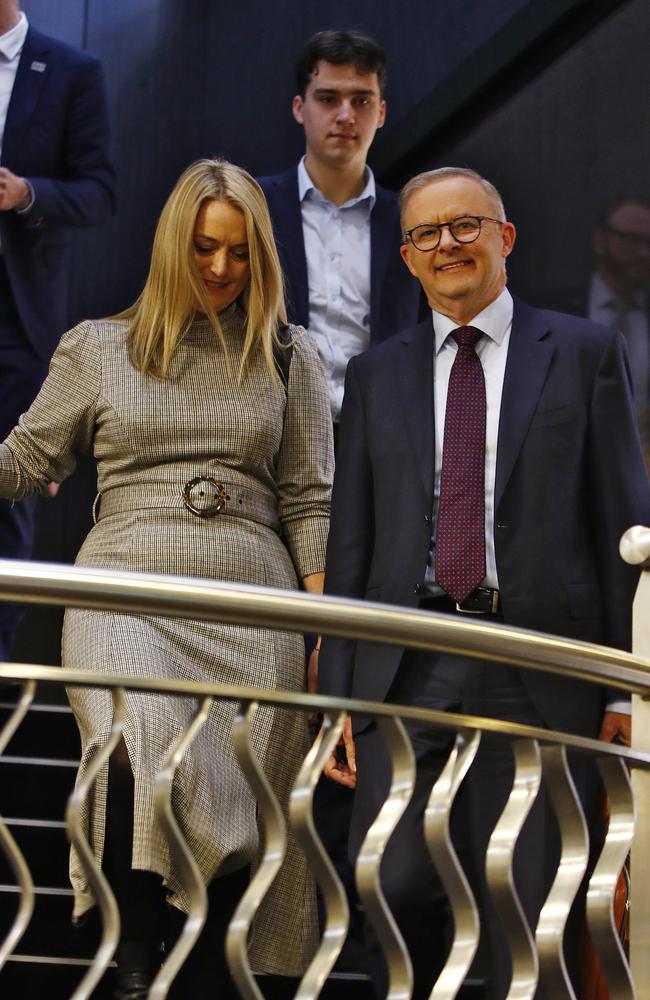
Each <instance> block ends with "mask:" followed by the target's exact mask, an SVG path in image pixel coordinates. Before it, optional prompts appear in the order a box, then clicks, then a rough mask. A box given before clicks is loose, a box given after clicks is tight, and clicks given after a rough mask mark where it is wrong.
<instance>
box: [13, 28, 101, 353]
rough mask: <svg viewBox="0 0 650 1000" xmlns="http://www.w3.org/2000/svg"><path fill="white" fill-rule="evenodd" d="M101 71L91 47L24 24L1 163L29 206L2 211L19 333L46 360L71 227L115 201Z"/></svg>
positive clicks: (62, 291) (62, 311)
mask: <svg viewBox="0 0 650 1000" xmlns="http://www.w3.org/2000/svg"><path fill="white" fill-rule="evenodd" d="M108 139H109V129H108V113H107V105H106V93H105V87H104V78H103V73H102V70H101V66H100V64H99V62H98V61H97V60H96V59H94V58H93V57H92V56H89V55H88V54H87V53H85V52H81V51H79V50H78V49H73V48H71V47H70V46H68V45H64V44H63V43H62V42H59V41H57V40H56V39H53V38H48V37H47V36H46V35H42V34H41V33H40V32H38V31H35V30H34V29H33V28H31V27H30V28H29V30H28V32H27V37H26V39H25V45H24V47H23V51H22V54H21V57H20V62H19V65H18V71H17V73H16V79H15V82H14V87H13V90H12V94H11V100H10V103H9V108H8V111H7V121H6V126H5V132H4V139H3V143H2V166H5V167H8V168H9V169H10V170H12V171H13V172H14V173H15V174H18V175H19V176H21V177H26V178H27V179H28V180H29V181H30V182H31V184H32V186H33V188H34V194H35V200H34V205H33V208H32V209H31V211H30V212H29V213H27V214H25V215H18V214H17V213H16V212H13V211H8V212H7V211H5V212H0V238H1V239H2V253H3V256H4V260H5V264H6V267H7V272H8V275H9V280H10V282H11V288H12V292H13V296H14V300H15V303H16V308H17V310H18V316H19V318H20V322H21V324H22V327H23V330H24V333H25V336H26V337H27V340H28V341H29V343H30V344H31V346H32V348H33V349H34V351H35V352H36V354H37V355H38V357H39V358H41V360H43V361H48V360H49V358H50V356H51V355H52V352H53V351H54V348H55V347H56V345H57V342H58V340H59V338H60V336H61V334H62V333H63V332H64V330H65V329H66V326H67V325H68V292H69V277H70V240H71V234H70V231H69V230H70V227H72V226H92V225H96V224H97V223H99V222H103V221H104V220H105V219H107V218H108V217H109V215H111V213H112V212H113V211H114V208H115V181H114V174H113V168H112V165H111V161H110V159H109V155H108Z"/></svg>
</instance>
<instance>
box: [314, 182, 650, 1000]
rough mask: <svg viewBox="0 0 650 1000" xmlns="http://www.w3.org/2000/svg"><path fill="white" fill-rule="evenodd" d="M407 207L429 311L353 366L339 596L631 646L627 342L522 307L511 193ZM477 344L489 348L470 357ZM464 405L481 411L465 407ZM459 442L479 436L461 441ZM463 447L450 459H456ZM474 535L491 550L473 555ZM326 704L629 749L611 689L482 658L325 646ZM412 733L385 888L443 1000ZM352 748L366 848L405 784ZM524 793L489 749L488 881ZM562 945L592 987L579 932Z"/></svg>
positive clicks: (416, 741)
mask: <svg viewBox="0 0 650 1000" xmlns="http://www.w3.org/2000/svg"><path fill="white" fill-rule="evenodd" d="M401 197H402V221H403V238H402V255H403V257H404V260H405V263H406V265H407V267H408V268H409V270H410V271H411V272H412V273H413V274H414V275H416V276H417V277H418V279H419V280H420V282H421V284H422V287H423V288H424V290H425V292H426V294H427V299H428V302H429V305H430V307H431V313H430V315H429V317H428V318H427V319H426V320H425V321H424V322H422V323H420V324H419V325H417V326H413V327H411V328H410V329H407V330H405V331H404V332H403V333H401V334H398V335H397V336H396V337H393V338H392V339H391V340H389V341H387V342H386V343H384V344H381V345H380V346H379V347H378V348H376V349H375V350H373V351H369V352H367V353H366V354H364V355H363V356H361V357H358V358H355V359H353V360H352V361H351V362H350V365H349V366H348V372H347V377H346V386H345V401H344V405H343V413H342V418H341V434H340V441H339V452H338V458H337V465H336V474H335V480H334V495H333V502H332V520H331V528H330V536H329V544H328V553H327V564H326V577H325V591H326V593H330V594H335V595H341V596H344V597H352V598H358V599H364V598H366V599H368V600H373V601H381V602H384V603H387V604H394V605H401V606H405V607H423V608H428V609H430V610H434V611H437V612H439V613H443V614H453V615H465V614H466V615H467V616H468V619H467V620H468V621H493V622H505V623H506V624H507V625H515V626H522V627H525V628H532V629H537V630H540V631H543V632H550V633H555V634H557V635H562V636H567V637H569V638H573V639H579V640H585V641H590V642H596V643H604V644H607V645H610V646H615V647H620V648H623V649H627V648H629V646H630V641H631V607H632V599H633V594H634V591H635V587H636V583H637V580H638V570H636V569H635V568H633V567H630V566H628V565H626V564H625V563H624V562H623V561H622V559H621V558H620V556H619V552H618V545H619V540H620V537H621V535H622V533H623V532H624V531H625V530H626V529H627V528H629V527H630V526H631V525H634V524H646V525H647V524H650V489H649V486H648V480H647V476H646V472H645V468H644V464H643V460H642V456H641V451H640V446H639V437H638V432H637V428H636V422H635V414H634V408H633V403H632V394H631V385H630V376H629V368H628V365H627V359H626V353H625V344H624V341H623V338H622V337H621V336H620V334H618V333H617V332H616V331H614V330H611V329H607V328H605V327H603V326H599V325H598V324H596V323H593V322H590V321H588V320H584V319H578V318H577V317H573V316H565V315H562V314H561V313H554V312H547V311H544V310H541V309H532V308H530V307H529V306H526V305H525V304H524V303H523V302H520V301H517V300H516V299H513V297H512V296H511V295H510V293H509V291H508V289H507V288H506V267H505V265H506V260H507V257H508V255H509V254H510V252H511V250H512V247H513V244H514V240H515V228H514V226H513V224H512V223H511V222H509V221H508V220H507V219H506V215H505V212H504V209H503V203H502V201H501V198H500V196H499V193H498V192H497V191H496V189H495V188H494V187H493V186H492V185H491V184H489V183H488V182H486V181H485V180H484V179H482V178H481V177H480V176H479V175H478V174H475V173H474V172H473V171H468V170H465V169H456V168H443V169H441V170H434V171H430V172H429V173H426V174H422V175H420V176H418V177H415V178H414V179H413V180H412V181H410V182H409V183H408V184H407V185H406V187H405V189H404V191H403V192H402V196H401ZM468 334H471V337H472V339H475V346H471V345H470V344H468V343H466V339H467V337H468ZM457 345H459V346H457ZM461 347H462V348H464V349H465V351H466V349H467V347H469V348H470V354H471V357H469V356H468V354H467V353H465V355H464V360H463V357H461V356H459V352H460V351H461ZM457 356H458V357H459V360H460V361H461V364H460V365H459V366H458V370H457V374H456V375H454V373H453V371H452V370H453V369H454V366H455V361H456V358H457ZM463 365H465V366H466V368H468V369H471V371H472V372H473V373H476V369H477V368H478V373H481V375H480V380H481V383H482V384H483V385H484V393H482V392H481V390H480V386H479V385H478V383H477V381H476V379H475V377H474V375H472V382H471V386H472V388H471V389H470V388H468V383H463V382H462V381H460V382H459V378H461V376H462V372H461V371H460V369H462V366H463ZM478 373H476V374H478ZM452 383H453V390H454V391H453V392H452ZM463 386H464V387H465V388H464V392H463ZM481 396H482V400H483V401H482V403H481V406H478V405H477V401H479V400H480V399H481ZM463 397H464V401H466V404H467V406H465V403H463V405H462V406H461V399H463ZM450 398H451V404H450V402H449V400H450ZM479 411H481V412H482V415H483V418H484V420H483V421H479V419H478V412H479ZM459 426H460V427H461V428H468V432H467V433H466V432H465V431H464V430H462V433H461V435H460V436H461V437H462V439H463V440H462V444H459V435H458V434H457V433H456V432H457V429H458V427H459ZM479 427H482V432H481V433H480V434H478V433H477V430H476V429H477V428H479ZM448 432H449V435H450V437H449V440H450V442H451V444H452V453H450V455H449V461H450V462H451V463H452V464H451V465H446V462H445V451H446V449H447V443H448V442H447V438H448ZM470 432H471V433H470ZM476 438H478V440H480V442H481V448H480V452H479V451H478V450H477V449H475V447H474V446H475V440H476ZM469 455H474V460H473V461H470V460H469V459H468V456H469ZM445 468H450V469H453V472H454V476H455V478H454V477H452V480H453V481H451V480H450V484H451V485H452V486H453V487H454V488H453V489H452V490H448V489H446V488H445V489H444V490H443V488H442V483H443V481H445V480H443V477H441V469H445ZM477 473H478V474H479V475H480V479H477ZM445 482H446V481H445ZM477 484H478V485H477ZM461 487H462V488H461ZM472 490H474V491H475V492H473V493H472V492H471V491H472ZM468 494H470V495H471V496H472V498H473V499H474V498H475V500H476V503H475V505H474V507H473V508H472V510H471V511H470V512H469V513H468V514H466V515H463V516H462V517H460V518H459V519H460V523H461V533H460V535H459V537H458V538H457V539H456V544H455V545H452V546H450V545H449V531H448V528H449V525H450V519H449V516H447V521H446V527H447V533H446V534H445V532H443V533H442V534H443V536H444V541H441V538H440V534H441V533H440V530H439V525H440V524H442V519H441V518H439V512H441V511H442V510H443V509H444V510H445V511H446V512H454V513H456V512H457V508H456V507H455V505H456V504H457V503H458V502H459V501H460V502H463V500H464V497H465V496H466V495H468ZM476 509H478V511H479V514H478V515H476V516H475V510H476ZM454 523H455V522H454ZM452 527H453V523H452ZM472 529H473V530H472ZM469 538H472V539H473V541H474V543H475V544H474V546H470V549H471V551H469V552H466V549H467V543H468V539H469ZM438 547H439V548H440V553H439V556H440V558H439V559H437V557H436V550H437V548H438ZM443 556H444V557H443ZM466 556H467V558H466ZM468 566H469V567H470V568H471V570H472V573H471V574H469V576H467V577H466V578H465V580H464V586H465V589H464V590H463V592H462V593H458V592H457V590H456V589H455V586H456V585H455V584H454V586H451V584H450V583H449V582H448V580H449V577H450V570H453V574H451V575H452V576H453V577H455V576H456V575H457V571H459V572H460V573H461V575H462V574H466V573H469V570H468ZM441 580H444V581H445V586H443V585H442V584H441V582H440V581H441ZM468 586H469V589H467V587H468ZM447 588H448V589H447ZM451 594H454V595H455V596H453V597H452V596H451ZM319 689H320V690H321V691H322V692H323V693H324V694H333V695H342V696H350V697H353V698H363V699H369V700H373V701H383V700H387V701H390V702H393V703H396V704H405V705H415V706H418V707H424V708H431V709H439V710H442V711H444V710H449V711H457V712H461V713H467V714H471V715H480V716H487V717H493V718H501V719H504V720H506V721H510V722H519V723H523V724H527V725H532V726H539V727H546V728H549V729H558V730H564V731H568V732H572V733H575V734H578V735H581V736H587V737H592V738H595V737H597V736H598V735H599V734H600V736H601V737H602V738H604V739H613V738H618V739H620V740H621V741H623V742H629V738H630V725H629V714H626V709H627V711H629V707H628V706H626V705H625V704H617V703H616V702H615V701H612V700H611V699H610V698H609V697H608V692H607V691H606V690H604V689H603V688H601V687H598V686H596V685H592V684H585V683H581V682H580V681H578V680H574V679H571V678H561V677H559V676H552V675H548V674H545V673H538V672H536V671H531V670H519V669H516V668H513V667H508V666H504V665H501V664H497V663H490V662H484V661H481V660H472V659H471V658H469V657H467V658H465V657H458V656H451V655H447V654H442V653H440V654H435V653H427V652H420V651H415V650H413V651H408V652H406V653H405V652H404V651H403V650H400V649H399V648H398V647H395V646H378V645H376V644H373V643H368V642H357V643H354V642H351V641H350V640H347V639H340V638H336V637H331V638H330V637H327V638H325V639H324V640H323V645H322V650H321V654H320V666H319ZM353 728H354V730H355V732H354V738H353V733H352V729H353ZM407 728H408V729H409V731H410V734H411V737H412V740H413V745H414V751H415V755H416V759H417V767H418V776H417V782H416V790H415V794H414V797H413V799H412V800H411V802H410V803H409V805H408V807H407V810H406V812H405V814H404V816H403V817H402V819H401V820H400V823H399V824H398V826H397V828H396V831H395V833H394V835H393V836H392V838H391V840H390V841H389V843H388V846H387V849H386V852H385V856H384V864H383V867H382V877H383V888H384V892H385V894H386V896H387V899H388V901H389V905H391V907H392V909H393V912H394V914H395V917H396V919H397V922H398V925H399V927H400V929H401V931H402V934H403V936H404V938H405V939H406V941H407V944H408V946H409V949H410V952H411V957H412V959H413V966H414V973H415V991H414V996H415V997H416V998H418V1000H419V998H424V997H428V996H429V994H430V992H431V989H432V987H433V982H434V980H435V978H436V975H437V972H438V971H439V969H440V965H441V962H442V961H443V957H444V940H443V939H442V935H440V936H439V938H438V952H437V954H436V948H435V942H436V933H435V932H436V927H438V928H440V927H441V923H442V922H441V918H440V913H441V910H440V908H439V903H438V904H437V902H436V900H437V899H438V898H439V893H440V890H439V885H438V882H437V880H436V877H435V873H434V870H433V866H432V864H431V860H430V857H429V854H428V851H427V849H426V846H425V842H424V838H423V815H424V809H425V806H426V801H427V798H428V795H429V792H430V789H431V785H432V783H433V781H434V780H435V778H436V777H437V776H438V774H439V773H440V770H441V768H442V765H443V763H444V761H445V759H446V756H447V754H448V752H449V749H450V739H449V736H448V734H445V733H441V732H440V731H436V730H434V729H431V728H430V727H426V726H419V727H418V726H417V725H416V724H412V725H411V724H409V725H408V726H407ZM345 744H346V751H347V763H345V764H342V763H340V762H339V761H338V760H337V758H336V757H333V758H332V759H331V760H330V762H329V764H328V766H327V768H326V771H327V772H328V773H329V774H330V776H331V777H332V778H334V779H335V780H337V781H340V782H342V783H344V784H347V785H348V786H351V787H353V786H355V785H356V795H355V804H354V813H353V820H352V828H351V852H352V853H353V854H356V852H357V851H358V848H359V845H360V843H361V841H362V838H363V836H364V835H365V832H366V830H367V829H368V827H369V825H370V823H371V822H372V821H373V819H374V818H375V816H376V815H377V811H378V808H379V805H380V803H381V802H382V800H383V796H384V795H385V794H386V792H387V790H388V786H389V782H390V764H389V761H388V759H387V754H386V749H385V747H384V744H383V741H382V739H381V736H380V734H379V733H378V731H377V728H376V726H375V725H374V724H368V722H367V720H356V726H353V727H350V725H349V724H348V726H347V728H346V733H345ZM355 751H356V760H355ZM588 763H589V762H587V765H588ZM576 764H577V765H581V766H576V767H575V770H574V778H575V780H576V785H577V787H578V790H579V792H580V794H581V796H582V801H583V804H584V806H585V808H586V811H587V815H589V807H590V805H591V804H592V802H593V794H592V792H593V787H594V785H595V782H594V781H593V780H592V775H591V774H590V773H589V769H588V766H586V765H585V762H584V758H580V759H579V760H578V761H577V762H576ZM512 777H513V759H512V754H511V752H510V749H509V748H508V747H507V746H504V745H503V744H500V743H499V742H498V741H497V740H496V739H495V738H494V737H493V738H490V737H489V736H488V737H487V738H486V737H484V738H483V741H482V742H481V748H480V750H479V755H478V757H477V760H476V763H475V765H474V767H473V768H472V771H471V772H470V778H469V786H468V787H467V789H466V791H467V792H468V793H469V794H468V799H469V802H468V805H469V809H470V821H469V822H466V825H465V832H466V833H467V835H468V836H470V837H471V845H470V847H471V849H472V851H473V853H474V855H475V862H476V863H477V871H478V869H479V867H481V865H482V859H483V858H484V857H485V850H486V846H487V842H488V839H489V836H490V834H491V831H492V829H493V827H494V825H495V822H496V820H497V818H498V816H499V815H500V813H501V811H502V809H503V807H504V804H505V801H506V799H507V796H508V793H509V790H510V786H511V783H512ZM546 817H547V809H546V807H545V804H544V798H543V795H542V796H541V797H540V798H539V799H538V800H537V802H536V805H535V807H534V809H533V811H532V813H531V816H530V817H529V820H528V821H527V824H526V826H525V828H524V835H523V842H520V844H519V845H518V850H517V853H516V855H515V880H516V884H517V888H518V890H519V894H520V898H521V900H522V905H523V907H524V911H525V913H526V915H527V917H528V919H529V922H530V924H531V926H532V927H534V926H535V924H536V920H537V916H538V915H539V912H540V908H541V906H542V903H543V901H544V899H545V896H546V893H547V891H548V888H549V882H548V876H549V874H550V873H551V871H552V864H551V862H552V860H553V857H554V856H553V848H552V847H551V845H552V844H553V843H554V840H553V834H552V826H551V827H546V826H545V822H546ZM479 889H480V890H481V894H482V897H483V905H484V918H485V925H484V926H485V928H486V930H487V934H488V939H489V955H490V960H491V966H492V975H493V986H494V996H495V998H497V1000H501V998H502V997H504V996H505V995H506V993H507V991H508V985H509V982H510V959H509V954H508V948H507V946H506V943H505V940H504V937H503V933H502V931H501V929H500V926H499V922H498V920H497V918H496V915H495V914H494V911H493V908H492V906H491V903H490V900H489V897H488V895H487V893H486V892H485V885H484V884H481V880H480V878H479ZM371 947H372V955H373V956H374V958H373V975H374V978H375V979H376V980H377V981H378V983H379V984H380V987H382V986H385V980H384V969H383V963H382V961H381V957H380V956H379V955H378V954H377V949H376V946H375V945H372V946H371ZM565 951H566V956H567V962H568V963H569V966H570V968H572V969H573V971H575V967H576V953H577V949H576V947H575V937H573V936H572V935H571V934H567V935H566V936H565Z"/></svg>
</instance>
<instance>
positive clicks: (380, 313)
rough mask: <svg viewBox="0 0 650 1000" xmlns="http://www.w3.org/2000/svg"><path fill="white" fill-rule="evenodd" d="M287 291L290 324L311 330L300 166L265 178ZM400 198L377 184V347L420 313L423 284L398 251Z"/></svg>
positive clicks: (373, 282)
mask: <svg viewBox="0 0 650 1000" xmlns="http://www.w3.org/2000/svg"><path fill="white" fill-rule="evenodd" d="M258 182H259V184H260V186H261V188H262V190H263V191H264V194H265V195H266V200H267V202H268V205H269V211H270V213H271V219H272V220H273V231H274V233H275V241H276V244H277V247H278V253H279V254H280V262H281V264H282V270H283V271H284V276H285V281H286V287H287V311H288V314H289V322H290V323H296V324H297V325H298V326H305V327H308V326H309V284H308V278H307V258H306V256H305V241H304V238H303V232H302V214H301V211H300V198H299V194H298V167H297V166H294V167H291V168H290V169H289V170H286V171H285V172H284V173H281V174H275V175H273V176H270V177H260V178H258ZM400 239H401V228H400V223H399V209H398V205H397V195H396V194H394V192H392V191H387V190H386V188H382V187H380V186H379V185H377V200H376V201H375V204H374V207H373V209H372V212H371V215H370V343H371V344H378V343H379V342H380V341H382V340H386V339H387V338H388V337H391V336H392V335H393V334H395V333H397V331H398V330H402V329H403V328H404V327H406V326H410V325H411V324H412V323H415V322H417V320H418V318H419V317H420V315H421V303H422V293H421V289H420V284H419V282H418V281H416V279H415V278H413V277H412V276H411V274H410V273H409V271H408V270H407V268H406V266H405V265H404V262H403V261H402V258H401V257H400V253H399V245H400Z"/></svg>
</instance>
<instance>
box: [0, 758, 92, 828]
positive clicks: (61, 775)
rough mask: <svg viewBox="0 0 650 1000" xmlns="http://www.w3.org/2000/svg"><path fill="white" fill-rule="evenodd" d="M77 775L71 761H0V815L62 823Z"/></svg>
mask: <svg viewBox="0 0 650 1000" xmlns="http://www.w3.org/2000/svg"><path fill="white" fill-rule="evenodd" d="M76 773H77V766H76V764H75V762H74V761H69V760H52V759H49V758H37V757H30V758H27V757H13V756H8V755H5V756H3V757H0V815H1V816H17V817H19V818H21V819H41V820H42V819H55V820H62V819H63V817H64V812H65V804H66V802H67V800H68V797H69V796H70V793H71V791H72V789H73V786H74V780H75V775H76Z"/></svg>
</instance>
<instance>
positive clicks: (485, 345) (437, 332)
mask: <svg viewBox="0 0 650 1000" xmlns="http://www.w3.org/2000/svg"><path fill="white" fill-rule="evenodd" d="M512 311H513V303H512V296H511V295H510V292H509V291H508V290H507V288H504V289H503V291H502V292H501V294H500V295H499V296H497V298H496V299H495V300H494V302H491V303H490V305H489V306H487V307H486V308H485V309H483V311H482V312H480V313H479V314H478V316H475V317H474V318H473V319H472V320H470V322H469V323H466V324H465V325H466V326H473V327H476V329H477V330H481V331H482V333H483V334H484V336H482V337H481V338H480V339H479V340H478V342H477V344H476V353H477V354H478V356H479V358H480V361H481V365H482V366H483V375H484V377H485V402H486V420H485V569H486V573H485V579H484V580H483V581H482V585H483V586H484V587H494V588H495V589H498V586H499V579H498V576H497V565H496V558H495V554H494V486H495V482H496V471H497V438H498V434H499V416H500V413H501V394H502V391H503V379H504V375H505V370H506V361H507V358H508V344H509V343H510V332H511V330H512ZM432 316H433V332H434V357H433V405H434V416H435V420H434V426H435V469H434V480H433V518H432V524H433V537H432V543H431V551H430V555H429V565H428V567H427V573H426V577H425V581H426V583H427V584H428V586H429V588H430V589H431V592H432V593H440V592H441V591H440V588H439V587H436V586H435V571H434V566H435V536H436V529H437V522H438V506H439V503H440V470H441V467H442V449H443V443H444V440H443V439H444V433H445V410H446V407H447V389H448V388H449V375H450V373H451V368H452V365H453V363H454V360H455V358H456V352H457V350H458V345H457V343H456V341H455V340H454V338H453V337H452V336H451V334H452V333H453V331H454V330H457V329H458V323H455V322H454V321H453V320H451V319H449V318H448V317H447V316H443V315H442V313H438V312H435V311H433V313H432Z"/></svg>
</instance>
